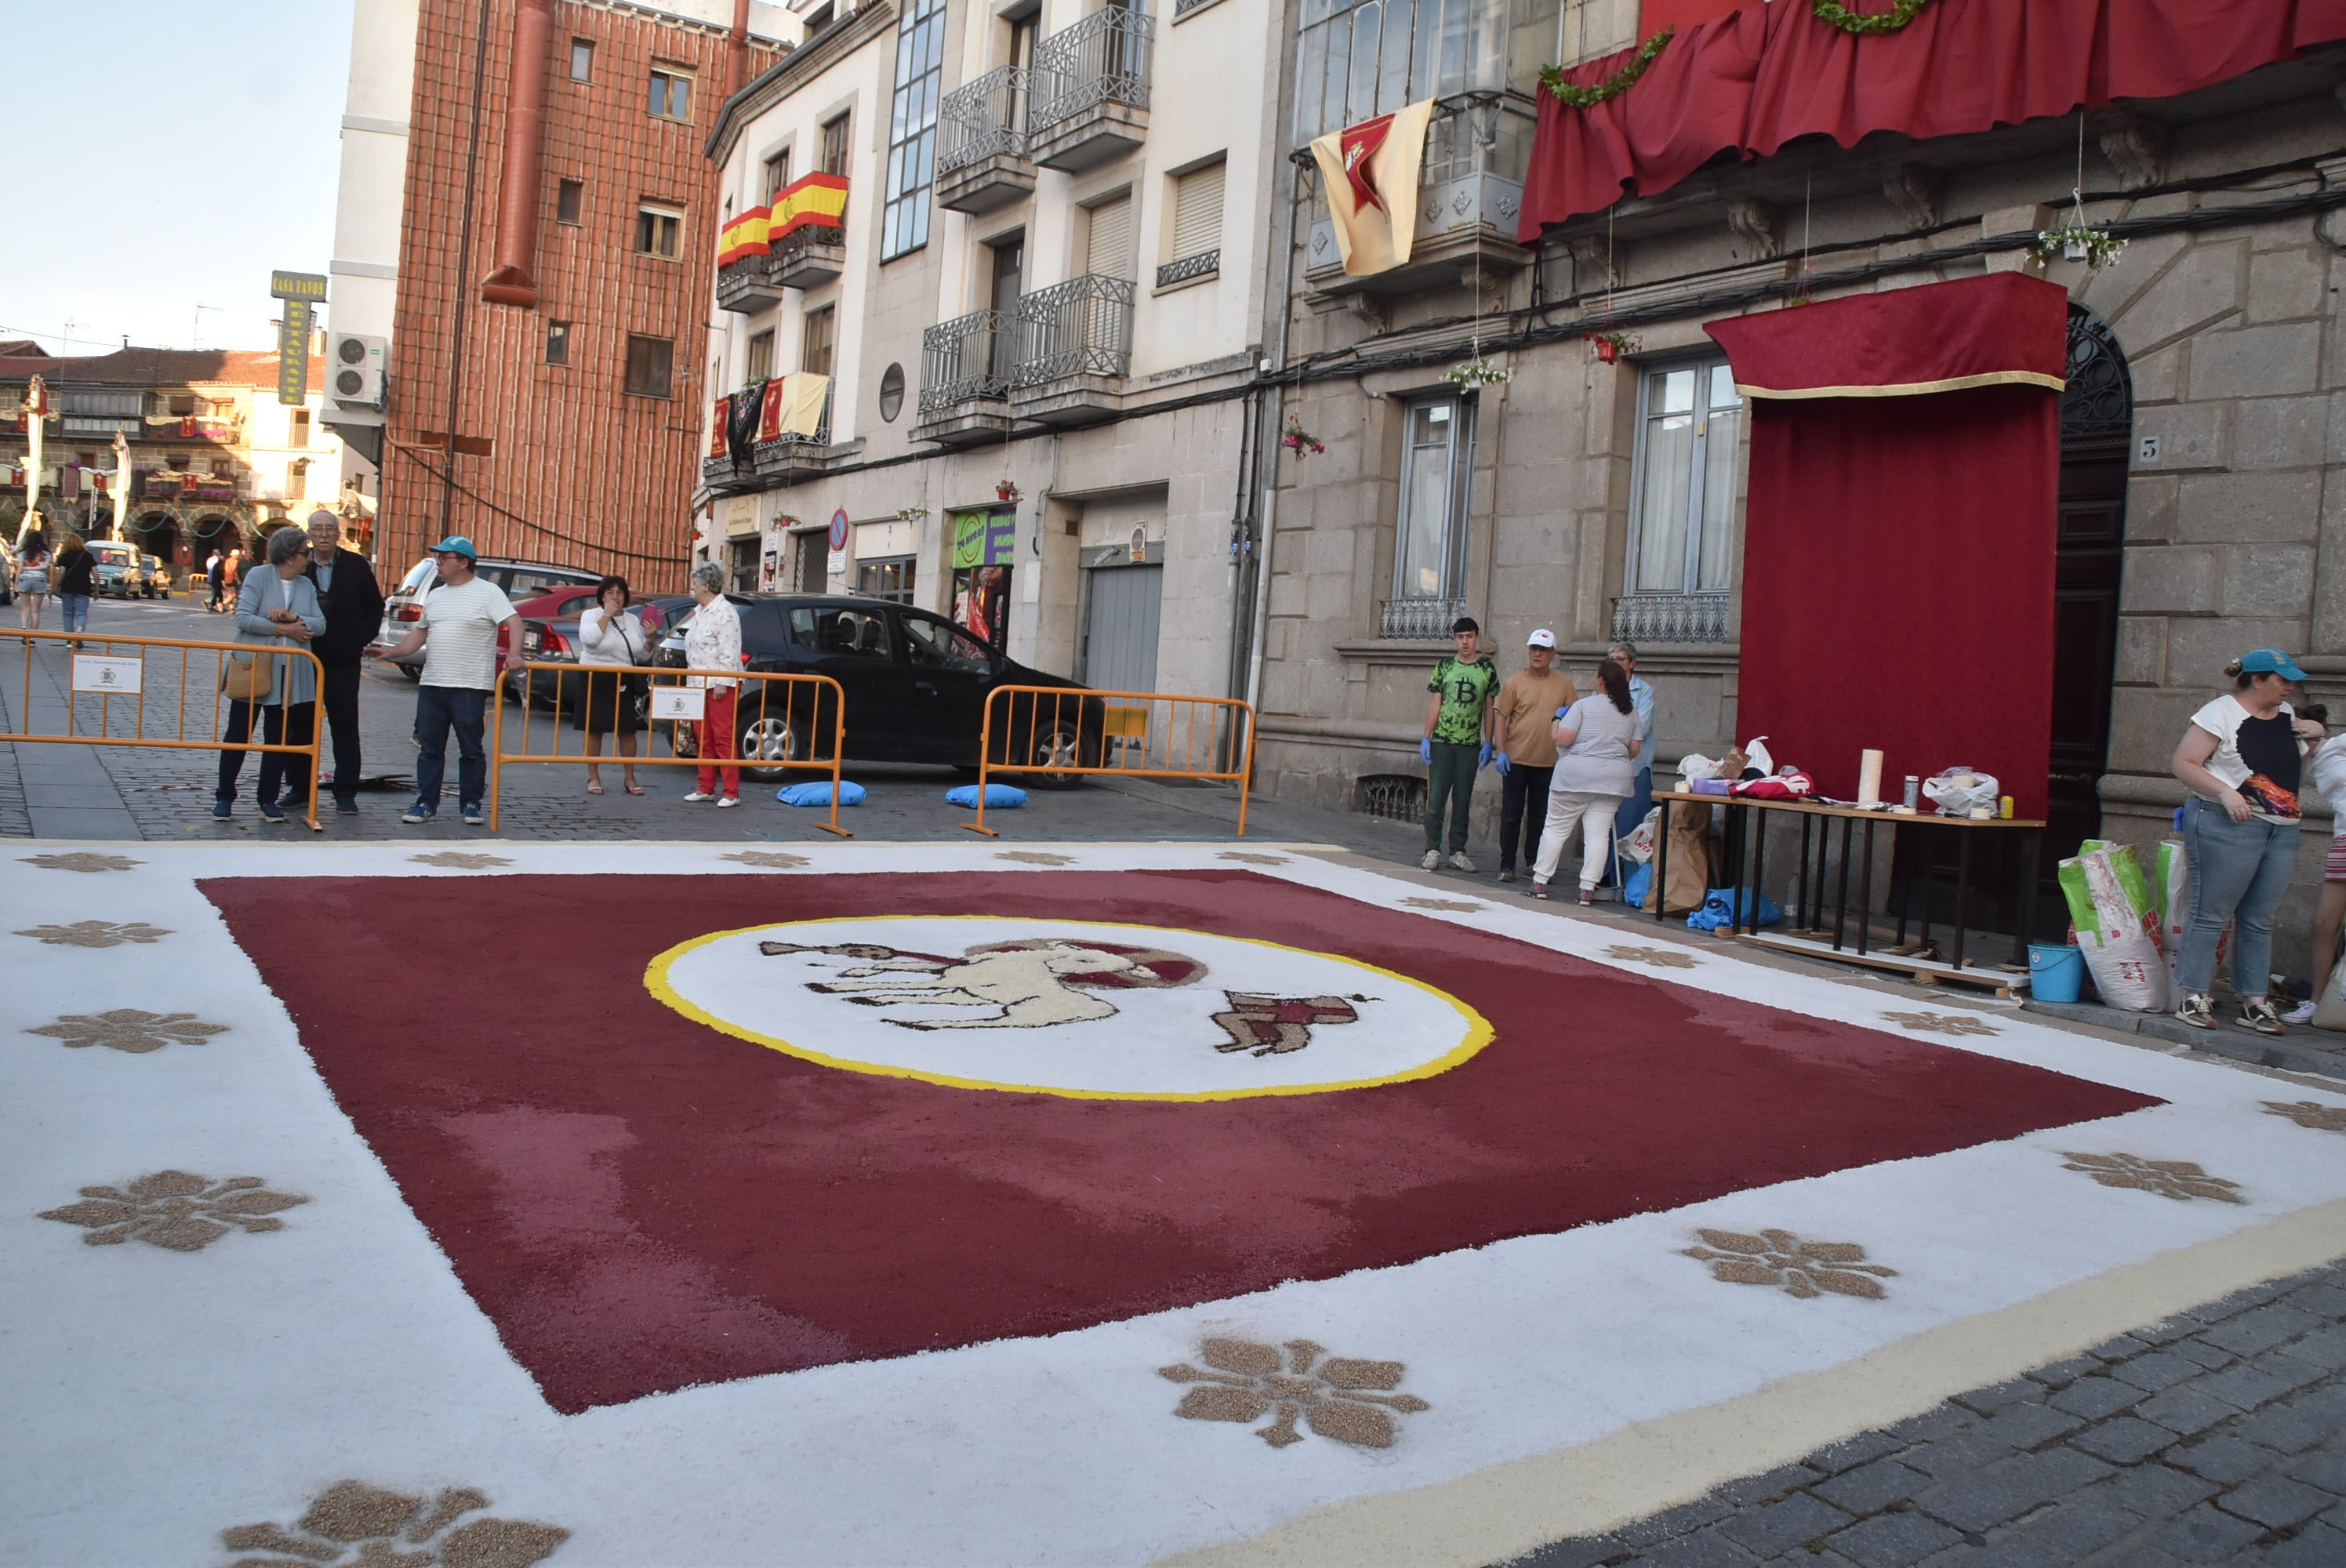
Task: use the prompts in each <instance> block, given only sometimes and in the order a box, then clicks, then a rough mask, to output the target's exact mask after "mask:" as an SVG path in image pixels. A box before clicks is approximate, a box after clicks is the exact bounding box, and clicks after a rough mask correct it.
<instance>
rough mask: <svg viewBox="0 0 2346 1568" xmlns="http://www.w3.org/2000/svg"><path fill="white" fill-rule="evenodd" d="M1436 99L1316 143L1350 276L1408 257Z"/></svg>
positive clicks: (1323, 182) (1314, 148) (1381, 268)
mask: <svg viewBox="0 0 2346 1568" xmlns="http://www.w3.org/2000/svg"><path fill="white" fill-rule="evenodd" d="M1432 119H1433V99H1432V98H1428V99H1426V100H1425V101H1424V102H1423V103H1416V104H1412V105H1410V106H1409V107H1407V108H1400V109H1395V110H1394V111H1393V112H1392V113H1391V114H1389V115H1379V116H1378V117H1376V118H1374V119H1372V120H1363V121H1362V122H1361V123H1360V124H1359V125H1356V126H1346V127H1344V128H1343V129H1342V130H1340V131H1331V132H1330V133H1329V134H1328V135H1326V136H1323V137H1320V138H1319V139H1318V140H1316V141H1314V142H1313V143H1312V144H1311V156H1312V158H1314V159H1315V160H1317V161H1318V163H1319V165H1320V182H1321V185H1322V186H1324V187H1325V188H1327V192H1328V213H1329V216H1330V217H1331V218H1333V219H1335V220H1336V249H1338V250H1340V251H1341V252H1342V253H1343V257H1344V270H1345V271H1346V272H1347V273H1349V274H1351V275H1352V277H1355V278H1359V277H1364V276H1366V275H1367V274H1369V273H1371V272H1382V271H1386V270H1390V269H1392V268H1394V267H1398V266H1400V265H1401V264H1402V263H1403V262H1404V261H1406V260H1409V250H1410V241H1411V240H1412V239H1414V238H1415V236H1416V231H1417V174H1418V168H1419V166H1420V165H1421V164H1423V162H1424V161H1425V127H1426V126H1427V124H1428V123H1429V122H1431V121H1432Z"/></svg>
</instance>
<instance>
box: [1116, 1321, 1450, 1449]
mask: <svg viewBox="0 0 2346 1568" xmlns="http://www.w3.org/2000/svg"><path fill="white" fill-rule="evenodd" d="M1281 1349H1285V1350H1286V1352H1287V1357H1286V1359H1285V1360H1284V1361H1283V1362H1282V1360H1281V1359H1280V1350H1281ZM1320 1357H1321V1347H1319V1346H1318V1345H1315V1344H1313V1343H1312V1342H1311V1340H1309V1339H1290V1340H1288V1341H1286V1342H1285V1344H1284V1345H1283V1346H1280V1345H1262V1344H1258V1343H1256V1342H1255V1341H1254V1340H1252V1339H1209V1340H1207V1341H1206V1342H1205V1343H1204V1344H1203V1345H1201V1346H1200V1347H1199V1350H1198V1359H1199V1360H1201V1361H1203V1362H1205V1363H1206V1366H1205V1368H1204V1369H1200V1368H1198V1367H1193V1366H1191V1365H1189V1364H1188V1362H1187V1361H1182V1362H1178V1363H1176V1364H1175V1365H1173V1366H1170V1367H1159V1368H1158V1369H1157V1375H1158V1377H1160V1378H1166V1379H1169V1380H1172V1381H1174V1382H1177V1383H1196V1384H1198V1385H1199V1387H1197V1388H1194V1389H1191V1390H1189V1391H1188V1392H1187V1393H1185V1394H1183V1395H1182V1396H1181V1402H1180V1404H1179V1405H1178V1406H1177V1407H1176V1408H1175V1409H1174V1411H1173V1413H1174V1414H1175V1415H1177V1416H1181V1417H1184V1418H1186V1419H1188V1420H1193V1421H1259V1420H1261V1419H1262V1418H1263V1417H1265V1416H1267V1415H1270V1414H1272V1412H1274V1411H1276V1412H1277V1417H1278V1419H1277V1420H1273V1421H1272V1422H1271V1423H1270V1425H1269V1426H1267V1427H1264V1428H1263V1429H1262V1430H1261V1431H1258V1432H1256V1433H1255V1434H1254V1435H1255V1436H1257V1437H1259V1438H1260V1439H1262V1441H1265V1442H1267V1443H1269V1444H1270V1446H1271V1447H1273V1448H1285V1447H1286V1446H1287V1445H1288V1444H1289V1443H1291V1442H1301V1441H1303V1434H1302V1433H1301V1432H1299V1431H1296V1430H1295V1423H1296V1422H1297V1421H1299V1420H1301V1422H1302V1423H1303V1424H1304V1425H1306V1426H1308V1427H1310V1428H1311V1430H1312V1431H1315V1432H1317V1433H1318V1434H1319V1435H1320V1436H1321V1437H1323V1438H1332V1439H1334V1440H1335V1441H1338V1442H1345V1443H1351V1444H1352V1445H1353V1446H1354V1447H1356V1448H1391V1447H1392V1443H1393V1439H1394V1438H1395V1437H1397V1436H1399V1435H1400V1431H1401V1429H1400V1427H1399V1425H1398V1424H1397V1423H1396V1422H1395V1421H1394V1420H1393V1418H1392V1416H1390V1415H1388V1414H1387V1413H1386V1411H1387V1410H1401V1411H1403V1412H1404V1413H1407V1412H1413V1411H1417V1410H1431V1409H1433V1407H1432V1406H1431V1405H1428V1404H1427V1403H1426V1402H1425V1401H1424V1400H1421V1399H1419V1398H1418V1397H1417V1396H1416V1395H1415V1394H1395V1393H1392V1392H1389V1391H1387V1390H1391V1389H1392V1387H1393V1386H1394V1385H1395V1384H1397V1383H1399V1382H1400V1381H1401V1380H1402V1374H1403V1372H1404V1371H1405V1370H1406V1369H1405V1368H1403V1365H1402V1364H1401V1363H1400V1362H1399V1361H1362V1360H1355V1359H1351V1358H1349V1357H1343V1356H1334V1357H1331V1358H1329V1359H1327V1360H1324V1361H1323V1360H1321V1359H1320Z"/></svg>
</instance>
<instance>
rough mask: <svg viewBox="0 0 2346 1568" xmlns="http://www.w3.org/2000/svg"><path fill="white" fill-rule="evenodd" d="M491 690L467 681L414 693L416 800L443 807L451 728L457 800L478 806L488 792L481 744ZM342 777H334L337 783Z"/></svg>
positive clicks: (485, 755) (424, 803)
mask: <svg viewBox="0 0 2346 1568" xmlns="http://www.w3.org/2000/svg"><path fill="white" fill-rule="evenodd" d="M492 695H493V694H492V693H489V692H485V691H479V690H475V689H474V688H473V687H465V686H425V687H417V688H416V692H415V800H416V803H417V804H418V805H421V806H429V807H431V808H432V809H433V810H435V811H436V810H438V809H440V780H441V778H442V777H443V775H444V774H445V773H446V771H447V768H448V731H449V730H450V729H452V728H453V729H454V730H455V732H456V799H458V800H459V801H460V802H462V803H463V804H464V805H465V806H478V805H479V804H480V803H481V801H482V799H483V798H484V796H486V795H487V794H488V792H489V764H488V758H487V753H486V752H484V750H483V749H482V747H481V729H482V721H483V718H484V716H485V715H486V714H487V712H488V710H489V698H490V697H491V696H492ZM341 783H342V780H341V779H336V780H335V786H336V788H338V789H339V788H340V787H341Z"/></svg>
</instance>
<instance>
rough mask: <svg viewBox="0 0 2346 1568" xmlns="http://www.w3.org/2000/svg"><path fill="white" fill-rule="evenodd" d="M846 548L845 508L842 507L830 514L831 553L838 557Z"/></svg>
mask: <svg viewBox="0 0 2346 1568" xmlns="http://www.w3.org/2000/svg"><path fill="white" fill-rule="evenodd" d="M846 548H847V508H846V507H844V506H842V507H841V508H840V509H839V510H838V511H836V512H834V513H832V514H831V554H832V555H838V554H839V553H840V552H841V550H844V549H846Z"/></svg>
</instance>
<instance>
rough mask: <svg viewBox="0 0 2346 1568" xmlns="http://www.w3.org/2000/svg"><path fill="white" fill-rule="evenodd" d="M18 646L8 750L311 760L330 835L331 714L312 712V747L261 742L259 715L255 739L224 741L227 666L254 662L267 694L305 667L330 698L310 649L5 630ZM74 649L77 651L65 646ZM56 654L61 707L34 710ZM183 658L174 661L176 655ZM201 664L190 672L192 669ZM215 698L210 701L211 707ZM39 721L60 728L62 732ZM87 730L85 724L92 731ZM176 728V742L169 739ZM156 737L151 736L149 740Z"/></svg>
mask: <svg viewBox="0 0 2346 1568" xmlns="http://www.w3.org/2000/svg"><path fill="white" fill-rule="evenodd" d="M11 644H14V645H15V653H16V655H17V657H18V658H19V659H21V660H22V662H23V665H24V668H23V669H22V670H21V671H20V672H19V676H20V678H19V679H18V680H17V681H15V683H14V684H15V691H14V692H13V693H12V694H11V695H12V696H13V697H14V699H15V700H14V702H13V704H12V706H11V708H10V711H9V715H8V718H9V728H7V729H6V730H5V731H0V742H5V743H8V744H12V745H29V746H127V747H144V748H148V749H151V750H164V751H172V750H177V751H277V752H283V753H286V754H288V755H290V756H295V757H305V758H307V759H309V768H310V771H309V778H310V779H311V781H312V788H311V790H310V814H309V816H308V817H307V818H306V819H305V820H307V821H308V823H309V825H310V829H311V831H312V832H318V831H322V830H321V829H320V828H319V826H318V799H317V796H318V791H317V789H315V787H314V781H315V780H316V779H317V777H318V772H319V763H320V759H321V754H322V748H321V744H320V743H321V740H322V738H324V735H325V724H324V722H323V721H324V717H325V716H324V714H323V713H321V711H320V710H319V708H318V706H317V704H316V703H315V702H312V703H311V704H309V705H308V706H309V708H310V712H311V722H310V738H309V739H308V740H307V741H306V742H302V743H301V744H298V745H297V744H295V743H293V742H291V741H278V742H273V743H272V742H270V741H267V740H263V739H261V738H260V737H261V736H262V735H264V734H266V733H267V731H266V730H265V729H264V728H263V727H262V720H261V715H260V710H259V709H258V708H256V709H255V711H254V712H253V713H252V715H251V719H252V723H251V727H250V734H251V738H250V739H247V740H242V741H231V740H228V739H225V738H221V736H222V731H224V730H225V729H226V728H227V727H228V716H229V703H230V697H229V696H228V691H227V676H226V673H225V672H226V669H227V667H228V661H229V660H230V658H231V657H233V658H237V659H244V658H250V659H252V660H254V661H256V665H257V673H260V674H265V675H267V676H268V677H269V680H270V687H269V689H270V690H275V689H277V687H278V685H279V683H280V682H282V681H284V680H285V679H286V678H287V677H288V676H289V675H290V674H291V667H292V663H293V661H294V660H296V659H301V660H303V661H305V662H307V663H308V665H309V666H310V675H311V681H312V683H313V684H312V686H311V690H313V691H323V690H324V689H325V684H326V672H325V667H324V666H323V665H321V664H320V663H319V662H318V656H317V655H316V654H313V653H311V651H310V650H309V649H308V648H295V647H263V646H261V645H259V644H253V643H232V642H226V643H223V642H196V641H190V640H188V639H185V638H179V637H123V636H107V635H105V634H103V633H97V632H87V631H84V632H76V633H73V634H71V635H68V634H66V633H65V632H28V631H0V649H5V648H7V647H9V645H11ZM66 644H70V645H72V646H71V647H63V646H62V645H66ZM49 647H54V648H58V649H59V651H61V652H63V653H64V655H65V657H64V659H63V660H60V661H57V663H58V665H59V668H58V671H57V673H58V674H60V675H62V676H63V677H64V678H65V687H66V691H65V697H64V699H63V700H62V701H59V700H56V699H55V698H50V697H47V696H46V693H45V694H43V697H44V700H43V701H40V702H36V700H35V696H34V691H33V666H34V662H35V656H36V650H38V649H42V648H49ZM190 654H208V655H209V656H211V657H208V658H202V659H196V660H193V661H191V660H190V659H189V655H190ZM174 655H176V656H177V657H172V656H174ZM191 662H192V663H193V665H194V669H193V671H192V672H191V671H190V668H189V666H190V663H191ZM191 678H192V679H194V681H195V682H196V688H195V689H196V697H197V698H198V700H197V701H195V702H193V703H190V702H189V680H190V679H191ZM206 697H209V701H208V702H207V701H205V700H204V698H206ZM190 713H193V714H194V715H195V717H196V718H198V719H199V720H200V722H199V724H198V725H197V726H196V734H195V735H194V736H193V737H191V736H190V735H189V715H190ZM36 720H44V721H46V720H54V721H55V722H54V725H52V724H51V723H48V722H36ZM86 721H87V722H86ZM166 727H168V731H169V732H168V734H165V733H162V731H163V730H164V729H165V728H166ZM150 731H151V733H150Z"/></svg>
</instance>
